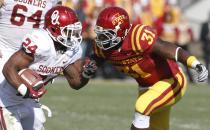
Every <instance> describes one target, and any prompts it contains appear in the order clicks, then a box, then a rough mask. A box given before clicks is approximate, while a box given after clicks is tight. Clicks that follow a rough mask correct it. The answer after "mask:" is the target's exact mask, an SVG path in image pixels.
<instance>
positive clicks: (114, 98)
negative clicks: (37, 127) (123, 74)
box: [41, 80, 210, 130]
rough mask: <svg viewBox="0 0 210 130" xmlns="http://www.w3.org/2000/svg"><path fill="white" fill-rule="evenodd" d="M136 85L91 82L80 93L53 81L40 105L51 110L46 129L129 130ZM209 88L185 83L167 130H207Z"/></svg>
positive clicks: (64, 84)
mask: <svg viewBox="0 0 210 130" xmlns="http://www.w3.org/2000/svg"><path fill="white" fill-rule="evenodd" d="M136 95H137V84H136V83H135V81H133V80H125V81H124V80H92V81H91V82H89V84H88V85H87V86H86V87H84V88H82V89H81V90H73V89H71V88H69V87H68V84H67V82H66V81H65V80H57V81H56V82H55V83H54V84H53V85H50V87H49V88H48V92H47V94H46V95H45V96H44V97H43V99H42V100H41V102H42V103H43V104H45V105H47V106H48V107H50V108H51V110H52V112H53V117H51V118H47V122H46V130H129V128H130V124H131V121H132V119H133V111H134V104H135V99H136ZM209 99H210V85H207V84H201V85H195V84H189V85H188V90H187V93H186V95H185V96H184V98H183V99H182V100H181V101H180V102H179V103H178V104H176V105H175V107H174V109H173V111H172V118H171V129H170V130H209V128H210V101H209Z"/></svg>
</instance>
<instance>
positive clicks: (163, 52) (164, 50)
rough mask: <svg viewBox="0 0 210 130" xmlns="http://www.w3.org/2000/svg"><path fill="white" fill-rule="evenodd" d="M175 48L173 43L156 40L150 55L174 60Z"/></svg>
mask: <svg viewBox="0 0 210 130" xmlns="http://www.w3.org/2000/svg"><path fill="white" fill-rule="evenodd" d="M176 49H177V46H176V45H175V44H174V43H170V42H167V41H163V40H161V39H158V40H157V41H156V44H155V45H154V46H153V48H152V53H154V54H156V55H159V56H161V57H164V58H169V59H174V56H175V52H176Z"/></svg>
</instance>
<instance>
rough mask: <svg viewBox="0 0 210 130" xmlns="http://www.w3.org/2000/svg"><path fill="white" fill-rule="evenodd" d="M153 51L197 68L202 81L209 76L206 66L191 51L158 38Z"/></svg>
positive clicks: (199, 78) (199, 79)
mask: <svg viewBox="0 0 210 130" xmlns="http://www.w3.org/2000/svg"><path fill="white" fill-rule="evenodd" d="M152 53H154V54H157V55H160V56H161V57H164V58H169V59H173V60H175V61H179V62H181V63H182V64H184V65H186V66H188V67H189V68H192V69H195V70H196V71H197V72H198V81H201V82H202V81H204V80H206V79H207V77H208V70H207V69H206V67H205V66H204V65H202V64H201V63H200V62H199V60H198V59H197V58H196V57H195V56H192V55H191V54H190V53H189V52H187V51H185V50H184V49H182V48H181V47H178V46H176V45H175V44H172V43H169V42H166V41H163V40H161V39H158V40H157V42H156V44H155V45H154V47H153V48H152Z"/></svg>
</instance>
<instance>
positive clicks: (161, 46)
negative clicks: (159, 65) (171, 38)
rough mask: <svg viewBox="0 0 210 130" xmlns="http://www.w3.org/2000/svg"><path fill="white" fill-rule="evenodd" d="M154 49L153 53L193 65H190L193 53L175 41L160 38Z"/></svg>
mask: <svg viewBox="0 0 210 130" xmlns="http://www.w3.org/2000/svg"><path fill="white" fill-rule="evenodd" d="M152 51H153V53H155V54H157V55H160V56H161V57H164V58H168V59H172V60H175V61H178V62H181V63H182V64H184V65H187V66H189V67H191V65H189V58H190V57H192V55H191V54H190V53H189V52H187V51H185V50H184V49H182V48H181V47H178V46H176V45H175V44H173V43H170V42H167V41H162V40H160V39H159V40H158V41H157V43H156V44H155V45H154V48H153V50H152ZM187 61H188V62H187Z"/></svg>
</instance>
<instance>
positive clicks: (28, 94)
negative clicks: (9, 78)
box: [18, 84, 47, 99]
mask: <svg viewBox="0 0 210 130" xmlns="http://www.w3.org/2000/svg"><path fill="white" fill-rule="evenodd" d="M33 88H36V87H27V86H26V85H24V84H21V85H20V86H19V87H18V92H19V93H20V94H21V95H22V96H23V98H33V99H37V98H40V97H42V96H43V95H44V94H45V93H46V91H47V90H46V89H45V88H44V85H43V84H42V86H41V87H39V89H37V90H35V89H33Z"/></svg>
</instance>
